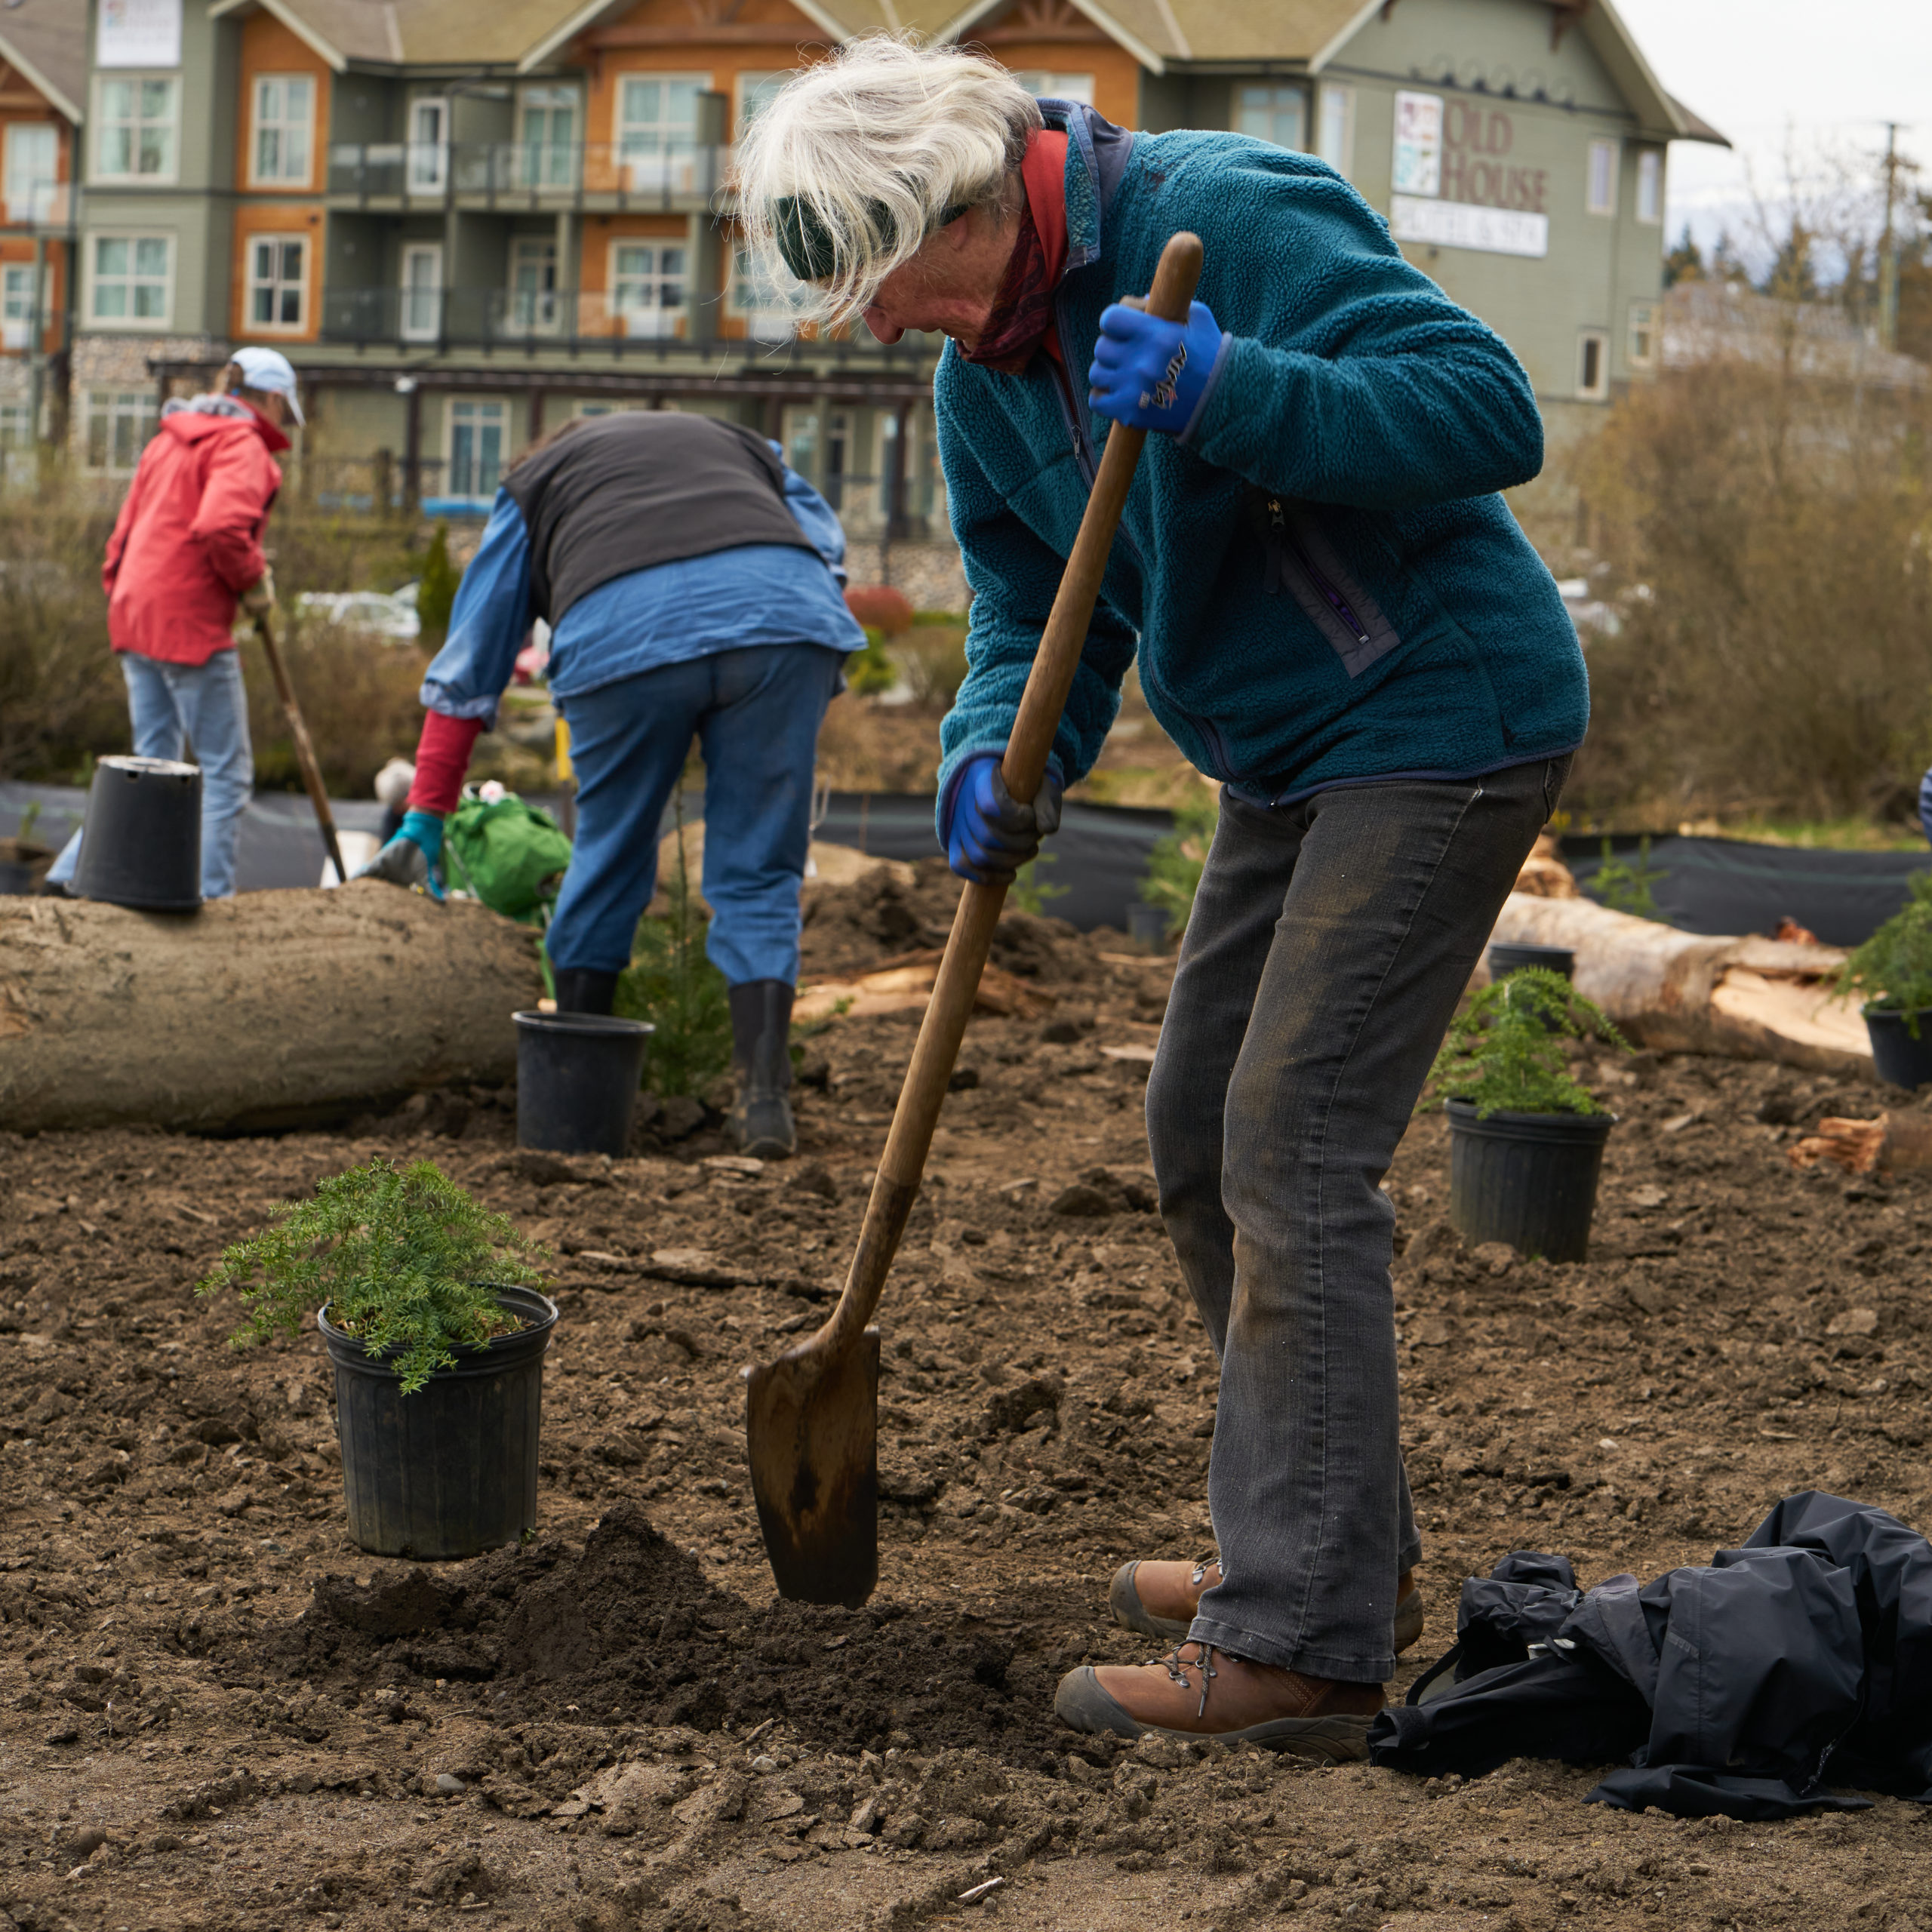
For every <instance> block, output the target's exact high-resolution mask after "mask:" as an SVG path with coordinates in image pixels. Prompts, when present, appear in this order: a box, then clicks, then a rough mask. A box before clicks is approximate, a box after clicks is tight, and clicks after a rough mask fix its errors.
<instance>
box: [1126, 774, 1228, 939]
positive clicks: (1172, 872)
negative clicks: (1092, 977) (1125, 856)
mask: <svg viewBox="0 0 1932 1932" xmlns="http://www.w3.org/2000/svg"><path fill="white" fill-rule="evenodd" d="M1220 822H1221V795H1220V792H1209V793H1207V794H1206V795H1204V796H1202V797H1200V798H1192V799H1190V800H1189V801H1188V803H1187V804H1184V805H1182V806H1180V807H1179V808H1177V810H1176V811H1175V813H1174V830H1173V831H1172V832H1170V833H1169V834H1168V836H1167V837H1166V838H1162V839H1158V840H1156V841H1155V845H1154V848H1153V850H1152V851H1151V852H1149V854H1148V855H1147V869H1146V872H1144V873H1143V874H1142V875H1141V879H1140V897H1141V898H1142V899H1143V900H1144V901H1145V902H1146V903H1147V904H1148V905H1149V906H1159V907H1160V908H1161V910H1162V911H1163V912H1165V913H1166V914H1167V915H1168V937H1170V938H1171V937H1173V936H1174V934H1176V933H1178V932H1182V931H1185V930H1186V926H1187V920H1188V915H1189V913H1190V912H1192V911H1193V910H1194V895H1195V892H1196V891H1198V889H1199V888H1200V884H1201V873H1202V872H1204V870H1206V869H1207V848H1209V847H1210V846H1211V845H1212V844H1214V828H1215V827H1216V826H1217V825H1219V824H1220Z"/></svg>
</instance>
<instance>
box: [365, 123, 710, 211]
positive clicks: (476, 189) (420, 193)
mask: <svg viewBox="0 0 1932 1932" xmlns="http://www.w3.org/2000/svg"><path fill="white" fill-rule="evenodd" d="M731 153H732V150H731V149H730V148H728V147H712V146H697V145H694V144H688V143H676V142H672V143H666V142H660V141H658V140H655V139H653V138H645V137H638V138H635V139H632V140H622V141H592V142H574V143H569V142H556V141H435V142H408V141H386V142H368V143H361V144H357V143H348V144H342V143H338V144H337V145H336V146H333V147H331V149H329V174H328V191H329V192H330V193H331V195H354V196H355V197H357V198H358V199H362V200H370V201H384V200H417V201H433V202H441V201H446V200H450V199H454V200H456V201H458V202H462V203H463V204H465V205H471V206H474V205H479V204H480V205H482V206H484V207H486V208H497V207H509V208H540V209H541V208H564V207H572V206H578V205H583V204H585V203H591V204H594V205H596V206H597V207H598V208H614V209H617V210H620V211H621V210H625V209H632V208H635V209H645V210H648V209H653V208H656V209H664V208H679V207H685V206H688V205H691V204H692V203H694V202H707V201H709V199H710V198H712V195H715V194H716V193H717V192H718V190H719V189H721V188H723V187H725V186H728V183H729V178H730V173H731Z"/></svg>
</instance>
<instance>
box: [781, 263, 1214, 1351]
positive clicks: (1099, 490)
mask: <svg viewBox="0 0 1932 1932" xmlns="http://www.w3.org/2000/svg"><path fill="white" fill-rule="evenodd" d="M1200 278H1201V242H1200V238H1199V237H1198V235H1188V234H1180V235H1174V237H1172V238H1171V239H1170V240H1169V242H1168V245H1167V246H1166V248H1164V249H1162V250H1161V261H1160V266H1159V267H1158V269H1156V270H1155V275H1154V287H1153V291H1152V294H1149V297H1148V298H1147V308H1148V310H1149V312H1150V313H1151V314H1153V315H1158V316H1160V317H1161V318H1162V319H1163V320H1164V321H1171V322H1180V321H1186V319H1187V313H1188V305H1189V303H1191V302H1192V300H1194V285H1195V283H1196V282H1197V281H1198V280H1199V279H1200ZM1146 440H1147V432H1146V430H1145V429H1127V428H1125V427H1124V426H1121V424H1119V423H1116V424H1115V425H1114V426H1113V428H1112V429H1110V430H1109V432H1108V434H1107V446H1106V449H1105V451H1103V452H1102V454H1101V457H1100V473H1099V475H1097V477H1096V478H1094V487H1093V489H1092V490H1091V491H1090V492H1089V493H1088V498H1087V508H1086V510H1085V512H1084V514H1083V515H1082V516H1081V519H1080V532H1079V534H1078V536H1077V537H1075V539H1074V540H1073V552H1072V555H1070V556H1069V558H1067V560H1066V570H1065V571H1063V573H1062V574H1061V576H1060V589H1059V591H1058V592H1057V595H1055V597H1054V608H1053V611H1052V614H1051V615H1050V616H1049V617H1048V619H1047V628H1046V630H1045V632H1044V633H1043V634H1042V635H1041V638H1040V648H1039V649H1038V651H1037V652H1035V654H1034V657H1033V668H1032V670H1031V671H1030V672H1029V673H1028V674H1027V678H1026V691H1025V693H1024V694H1023V696H1022V697H1021V698H1020V709H1019V712H1018V713H1017V715H1016V716H1015V718H1014V723H1013V733H1012V736H1011V737H1010V738H1009V739H1008V740H1007V746H1006V753H1005V755H1004V757H1003V758H1001V761H1000V773H1001V777H1004V779H1005V780H1006V789H1008V792H1011V794H1012V795H1013V796H1014V798H1021V799H1030V798H1032V797H1033V796H1034V795H1035V793H1037V792H1038V790H1039V789H1040V781H1041V779H1042V778H1043V777H1045V775H1046V769H1047V759H1048V755H1049V754H1050V753H1051V752H1052V750H1053V746H1054V733H1055V732H1057V731H1058V730H1059V729H1060V713H1061V712H1063V710H1065V709H1066V696H1067V693H1068V692H1069V691H1071V690H1072V688H1073V678H1074V674H1075V672H1077V671H1078V669H1079V668H1080V654H1081V651H1082V650H1083V649H1084V648H1085V646H1086V642H1087V629H1088V625H1089V624H1091V623H1092V621H1093V617H1094V603H1095V601H1097V598H1099V596H1100V580H1101V578H1102V577H1103V576H1104V575H1105V574H1106V568H1107V555H1108V553H1109V551H1111V550H1112V548H1113V540H1114V532H1115V530H1116V529H1117V528H1118V527H1119V524H1120V518H1121V511H1122V510H1123V509H1124V508H1125V507H1126V504H1127V492H1128V486H1129V485H1131V483H1132V482H1133V481H1134V466H1136V464H1137V463H1139V462H1140V447H1141V445H1142V444H1143V443H1144V442H1146ZM1005 903H1006V888H1005V887H1004V886H1003V885H976V884H974V883H973V882H972V881H971V880H968V881H967V884H966V886H965V888H964V891H961V894H960V895H959V909H958V912H957V913H956V914H955V915H954V918H953V921H952V932H951V933H950V934H949V935H948V937H947V939H946V956H945V957H944V958H943V959H942V960H941V961H940V968H939V974H938V977H937V979H936V980H935V981H934V985H933V995H932V998H931V1001H930V1002H929V1003H928V1005H927V1008H926V1017H925V1019H924V1022H923V1023H921V1026H920V1028H919V1038H918V1044H916V1045H915V1047H914V1048H913V1049H912V1064H911V1065H910V1066H908V1067H907V1068H906V1081H905V1084H904V1085H903V1087H901V1088H900V1092H899V1105H898V1107H897V1110H896V1111H895V1112H894V1114H893V1116H892V1131H891V1134H889V1135H888V1137H887V1139H886V1143H885V1153H884V1158H882V1159H881V1161H880V1162H879V1165H878V1177H877V1178H876V1179H875V1180H874V1181H873V1183H872V1198H871V1200H870V1201H869V1202H868V1203H867V1204H866V1219H865V1225H864V1226H863V1227H862V1228H861V1229H860V1231H859V1246H858V1251H857V1253H856V1254H854V1256H853V1257H852V1266H851V1272H849V1273H848V1275H846V1278H845V1290H844V1294H841V1296H840V1297H839V1298H838V1306H837V1307H836V1308H835V1309H833V1310H832V1315H831V1318H830V1319H829V1321H826V1324H825V1326H824V1327H823V1328H821V1329H820V1331H818V1333H817V1334H816V1335H814V1337H812V1338H811V1340H810V1341H809V1342H808V1343H806V1344H805V1348H806V1349H809V1350H811V1352H814V1353H819V1352H823V1353H826V1354H836V1353H841V1352H843V1351H844V1349H846V1348H848V1347H849V1346H851V1343H853V1342H854V1340H856V1339H857V1337H858V1336H859V1334H860V1332H861V1331H863V1329H864V1327H865V1325H866V1323H867V1322H868V1321H870V1320H871V1319H872V1311H873V1310H874V1309H875V1308H877V1307H878V1298H879V1295H880V1293H881V1291H882V1290H883V1289H884V1286H885V1278H886V1275H887V1272H888V1270H889V1269H891V1266H892V1257H893V1256H894V1254H897V1252H898V1249H899V1239H900V1235H903V1233H904V1232H905V1231H906V1219H907V1217H909V1215H910V1214H911V1213H912V1203H913V1202H914V1201H915V1200H916V1199H917V1198H918V1192H919V1181H920V1177H921V1176H922V1175H923V1174H924V1172H925V1167H926V1155H927V1152H928V1150H929V1149H930V1148H931V1146H932V1139H933V1130H934V1128H935V1127H937V1125H938V1124H939V1112H940V1107H941V1106H942V1105H943V1103H944V1102H945V1100H946V1083H947V1082H948V1081H949V1080H950V1079H951V1078H952V1068H953V1063H954V1062H955V1060H956V1059H957V1058H958V1054H959V1042H960V1040H961V1038H962V1037H963V1036H964V1033H965V1031H966V1022H967V1020H968V1019H969V1018H970V1017H971V1015H972V1011H973V1001H974V998H975V996H976V995H977V993H978V992H979V989H980V973H981V972H982V971H983V969H984V968H985V966H986V955H987V954H988V952H990V951H991V950H992V940H993V928H994V927H995V925H996V924H998V922H999V915H1000V910H1001V907H1002V906H1004V904H1005Z"/></svg>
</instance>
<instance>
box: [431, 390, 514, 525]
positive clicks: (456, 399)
mask: <svg viewBox="0 0 1932 1932" xmlns="http://www.w3.org/2000/svg"><path fill="white" fill-rule="evenodd" d="M486 412H488V414H486ZM459 419H461V420H465V421H467V422H469V423H470V424H471V426H472V427H474V428H475V429H478V430H481V429H483V428H484V427H485V426H486V425H487V423H489V422H491V421H494V423H495V424H496V427H497V473H496V475H494V477H493V478H491V481H490V487H489V488H488V490H485V491H475V490H463V491H459V490H458V489H457V487H456V480H457V477H456V432H457V423H458V420H459ZM509 443H510V412H509V405H508V404H507V403H503V402H498V401H494V400H492V399H491V398H488V397H478V396H451V398H449V400H448V403H447V404H446V405H445V408H444V410H443V489H442V494H443V495H444V496H445V497H448V498H449V499H450V500H451V502H453V503H488V502H489V501H490V500H491V498H492V497H494V496H495V495H496V494H497V484H498V483H500V482H501V481H502V480H503V468H504V466H505V464H506V463H508V462H509V454H510V448H509Z"/></svg>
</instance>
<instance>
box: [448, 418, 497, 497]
mask: <svg viewBox="0 0 1932 1932" xmlns="http://www.w3.org/2000/svg"><path fill="white" fill-rule="evenodd" d="M502 474H503V405H502V404H501V403H500V402H452V403H451V405H450V463H449V477H448V489H447V491H445V494H446V495H448V496H451V497H460V498H462V499H463V500H465V501H466V502H471V503H487V502H488V500H489V499H490V498H491V497H494V495H495V494H497V478H499V477H500V476H501V475H502Z"/></svg>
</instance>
